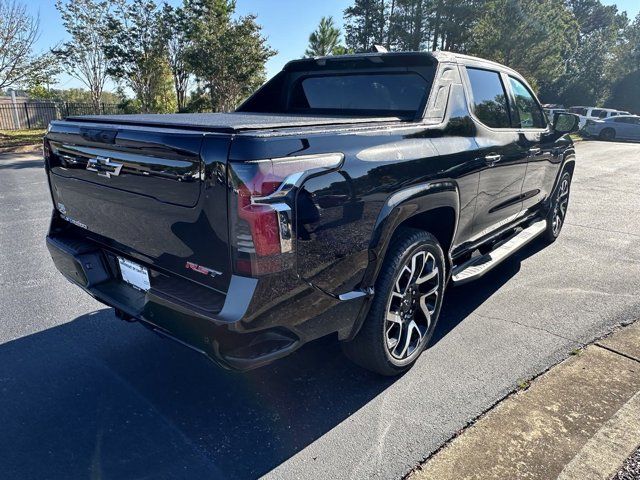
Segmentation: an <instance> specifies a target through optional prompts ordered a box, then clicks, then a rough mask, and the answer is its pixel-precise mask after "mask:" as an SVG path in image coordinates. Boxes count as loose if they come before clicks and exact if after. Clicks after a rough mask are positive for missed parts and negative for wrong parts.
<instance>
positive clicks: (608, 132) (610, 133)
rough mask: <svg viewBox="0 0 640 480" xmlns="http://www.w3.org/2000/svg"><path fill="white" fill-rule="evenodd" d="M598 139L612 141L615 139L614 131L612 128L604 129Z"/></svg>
mask: <svg viewBox="0 0 640 480" xmlns="http://www.w3.org/2000/svg"><path fill="white" fill-rule="evenodd" d="M599 136H600V139H602V140H613V139H614V138H616V131H615V130H614V129H613V128H605V129H603V130H602V131H601V132H600V135H599Z"/></svg>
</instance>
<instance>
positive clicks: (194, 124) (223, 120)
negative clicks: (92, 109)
mask: <svg viewBox="0 0 640 480" xmlns="http://www.w3.org/2000/svg"><path fill="white" fill-rule="evenodd" d="M67 120H71V121H75V122H91V123H113V124H123V125H139V126H143V125H144V126H154V127H168V128H175V127H179V128H189V129H198V130H215V131H222V132H225V133H233V132H236V131H241V130H261V129H273V128H287V127H289V128H290V127H312V126H316V125H318V126H319V125H336V124H338V125H343V124H352V123H372V122H393V121H399V120H401V119H400V118H399V117H375V118H374V117H334V116H327V115H292V114H284V113H283V114H277V113H248V112H246V113H245V112H233V113H168V114H135V115H82V116H75V117H67Z"/></svg>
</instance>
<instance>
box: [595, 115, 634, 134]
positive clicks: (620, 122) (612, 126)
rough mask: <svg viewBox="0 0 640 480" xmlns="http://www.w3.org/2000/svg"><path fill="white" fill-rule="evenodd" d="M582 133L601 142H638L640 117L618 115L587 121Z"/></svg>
mask: <svg viewBox="0 0 640 480" xmlns="http://www.w3.org/2000/svg"><path fill="white" fill-rule="evenodd" d="M583 133H584V134H585V135H587V136H589V137H596V138H600V139H602V140H640V116H638V115H619V116H614V117H609V118H605V119H604V120H587V124H586V125H585V127H584V129H583Z"/></svg>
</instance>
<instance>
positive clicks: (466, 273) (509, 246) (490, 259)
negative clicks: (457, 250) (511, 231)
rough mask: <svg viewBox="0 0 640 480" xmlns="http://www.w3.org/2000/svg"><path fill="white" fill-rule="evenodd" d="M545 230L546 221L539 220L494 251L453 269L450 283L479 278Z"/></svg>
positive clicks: (455, 283) (457, 283) (465, 281)
mask: <svg viewBox="0 0 640 480" xmlns="http://www.w3.org/2000/svg"><path fill="white" fill-rule="evenodd" d="M546 228H547V221H546V220H539V221H537V222H536V223H533V224H532V225H530V226H528V227H527V228H525V229H524V230H522V231H521V232H520V233H517V234H516V235H514V236H513V237H511V238H510V239H509V240H506V241H504V242H502V243H500V244H499V245H498V246H497V247H496V248H495V249H494V250H492V251H491V252H489V253H487V254H486V255H481V256H479V257H474V258H472V259H471V260H468V261H467V262H465V263H463V264H462V265H458V266H457V267H455V268H454V269H453V275H452V276H451V281H452V282H453V284H454V285H462V284H464V283H467V282H471V281H473V280H476V279H478V278H480V277H481V276H483V275H484V274H485V273H487V272H488V271H489V270H491V269H492V268H494V267H495V266H497V265H499V264H500V263H502V261H503V260H504V259H505V258H507V257H509V256H510V255H511V254H513V253H514V252H516V251H518V250H520V249H521V248H522V247H524V246H525V245H527V244H528V243H529V242H531V241H532V240H533V239H535V238H536V237H537V236H538V235H540V234H541V233H542V232H544V230H545V229H546Z"/></svg>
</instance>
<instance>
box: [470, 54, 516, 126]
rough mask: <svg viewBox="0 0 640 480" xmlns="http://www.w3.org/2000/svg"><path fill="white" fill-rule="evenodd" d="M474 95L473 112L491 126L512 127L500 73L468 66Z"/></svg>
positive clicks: (472, 94)
mask: <svg viewBox="0 0 640 480" xmlns="http://www.w3.org/2000/svg"><path fill="white" fill-rule="evenodd" d="M466 70H467V76H468V77H469V86H470V87H471V96H472V97H473V105H472V108H473V113H474V114H475V116H476V117H477V118H478V120H480V121H481V122H482V123H483V124H485V125H486V126H488V127H491V128H511V119H510V116H509V103H508V99H507V93H506V90H505V88H504V85H503V84H502V79H501V78H500V73H498V72H495V71H493V70H484V69H480V68H473V67H466Z"/></svg>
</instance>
